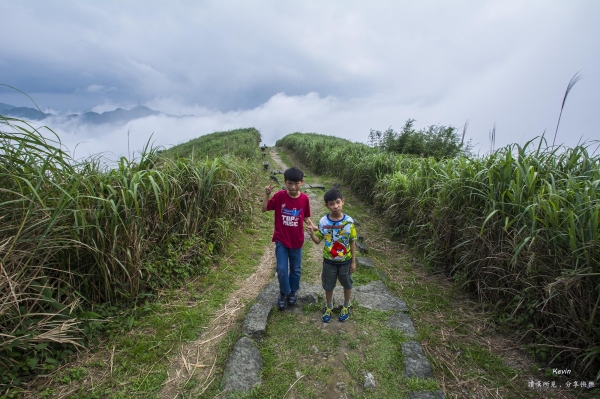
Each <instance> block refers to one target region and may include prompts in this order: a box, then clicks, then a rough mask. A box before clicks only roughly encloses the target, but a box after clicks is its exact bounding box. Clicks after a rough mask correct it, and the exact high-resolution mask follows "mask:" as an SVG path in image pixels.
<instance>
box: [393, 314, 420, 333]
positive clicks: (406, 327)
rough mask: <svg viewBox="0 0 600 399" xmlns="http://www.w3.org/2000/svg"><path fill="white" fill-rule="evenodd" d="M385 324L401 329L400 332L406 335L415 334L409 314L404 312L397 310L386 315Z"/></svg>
mask: <svg viewBox="0 0 600 399" xmlns="http://www.w3.org/2000/svg"><path fill="white" fill-rule="evenodd" d="M387 326H388V327H390V328H394V329H396V330H400V331H402V333H403V334H404V335H406V336H409V337H416V336H417V330H416V329H415V325H414V324H413V322H412V319H411V318H410V316H409V315H408V314H406V313H402V312H398V313H394V314H393V315H391V316H390V317H388V319H387Z"/></svg>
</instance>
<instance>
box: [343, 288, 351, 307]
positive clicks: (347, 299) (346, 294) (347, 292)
mask: <svg viewBox="0 0 600 399" xmlns="http://www.w3.org/2000/svg"><path fill="white" fill-rule="evenodd" d="M351 297H352V288H344V306H347V305H348V304H349V303H350V298H351Z"/></svg>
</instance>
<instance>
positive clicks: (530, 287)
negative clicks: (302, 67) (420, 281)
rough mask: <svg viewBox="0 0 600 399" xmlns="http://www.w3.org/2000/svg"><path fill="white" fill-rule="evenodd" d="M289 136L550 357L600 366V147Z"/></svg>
mask: <svg viewBox="0 0 600 399" xmlns="http://www.w3.org/2000/svg"><path fill="white" fill-rule="evenodd" d="M277 145H281V146H283V147H286V148H288V149H290V150H291V151H293V152H294V153H295V154H296V155H297V157H298V158H299V159H300V160H301V161H302V162H303V163H305V164H306V165H308V166H309V167H310V168H311V169H312V170H314V171H317V172H319V171H322V172H327V173H329V174H333V175H336V176H338V177H339V178H342V179H343V180H344V181H345V183H346V184H350V185H351V186H352V187H353V188H354V190H355V191H356V192H357V193H358V194H360V195H362V196H363V197H364V198H365V199H366V200H367V201H370V202H371V203H373V204H374V205H375V206H376V208H377V209H379V211H381V212H383V213H385V214H386V215H387V216H388V218H389V220H390V221H391V223H392V224H393V225H394V228H395V231H396V233H397V235H398V237H402V238H403V239H407V240H409V241H410V242H412V243H413V245H414V246H415V247H416V248H418V249H419V250H420V251H422V252H423V253H424V254H426V256H427V258H428V260H429V262H430V265H431V266H433V267H435V268H439V269H443V270H444V271H445V272H446V273H448V274H450V275H452V276H453V277H454V279H455V281H457V282H458V283H460V284H461V286H462V287H464V288H465V289H466V290H468V291H470V292H472V293H474V294H476V295H477V296H478V297H479V298H480V300H481V301H483V302H485V303H487V304H488V305H489V307H490V309H491V310H493V311H495V312H498V314H499V319H500V320H501V321H502V322H504V323H505V325H507V326H510V327H511V328H512V329H515V330H517V331H519V332H520V334H521V335H522V337H523V342H528V343H529V347H530V349H531V350H532V351H533V352H534V353H535V354H536V355H537V356H538V357H539V358H540V359H541V360H542V361H543V362H545V363H550V364H552V365H554V366H553V367H556V366H557V365H563V366H565V365H566V366H567V367H568V368H571V369H575V370H577V371H579V372H581V373H584V374H585V373H587V374H589V375H591V376H592V377H594V378H596V377H597V376H598V375H600V346H598V343H599V342H600V312H599V311H598V309H599V305H600V266H599V265H600V196H599V194H598V193H599V190H598V188H599V187H598V185H599V182H600V157H598V156H593V155H591V154H589V153H588V151H587V148H585V147H583V146H579V147H575V148H568V149H561V150H564V151H563V152H558V150H550V149H542V148H532V146H531V144H530V143H528V144H526V145H525V146H523V147H521V146H518V145H516V144H515V145H511V146H508V147H505V148H502V149H500V150H498V151H496V152H495V153H493V154H491V155H490V156H488V157H485V158H482V159H479V158H468V157H465V156H460V157H456V158H451V159H446V160H441V161H436V160H435V159H433V158H418V157H407V156H401V155H394V154H390V153H387V152H382V151H378V150H376V149H374V148H370V147H368V146H366V145H364V144H360V143H350V142H348V141H345V140H341V139H338V138H333V137H328V136H323V135H317V134H301V133H294V134H290V135H288V136H285V137H284V138H282V139H281V140H279V141H278V142H277Z"/></svg>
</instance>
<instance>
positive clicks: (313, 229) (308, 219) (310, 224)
mask: <svg viewBox="0 0 600 399" xmlns="http://www.w3.org/2000/svg"><path fill="white" fill-rule="evenodd" d="M304 223H306V231H307V232H308V233H309V234H310V231H309V229H311V230H312V231H317V230H319V228H318V227H317V226H315V225H314V224H313V222H312V220H310V218H306V219H304Z"/></svg>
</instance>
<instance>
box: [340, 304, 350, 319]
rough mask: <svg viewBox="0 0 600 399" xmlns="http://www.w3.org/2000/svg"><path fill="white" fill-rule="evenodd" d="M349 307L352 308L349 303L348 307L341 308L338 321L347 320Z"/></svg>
mask: <svg viewBox="0 0 600 399" xmlns="http://www.w3.org/2000/svg"><path fill="white" fill-rule="evenodd" d="M350 308H352V306H351V305H348V307H345V306H343V307H342V310H341V311H340V317H339V319H338V320H339V321H342V322H343V321H346V320H348V317H350Z"/></svg>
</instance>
